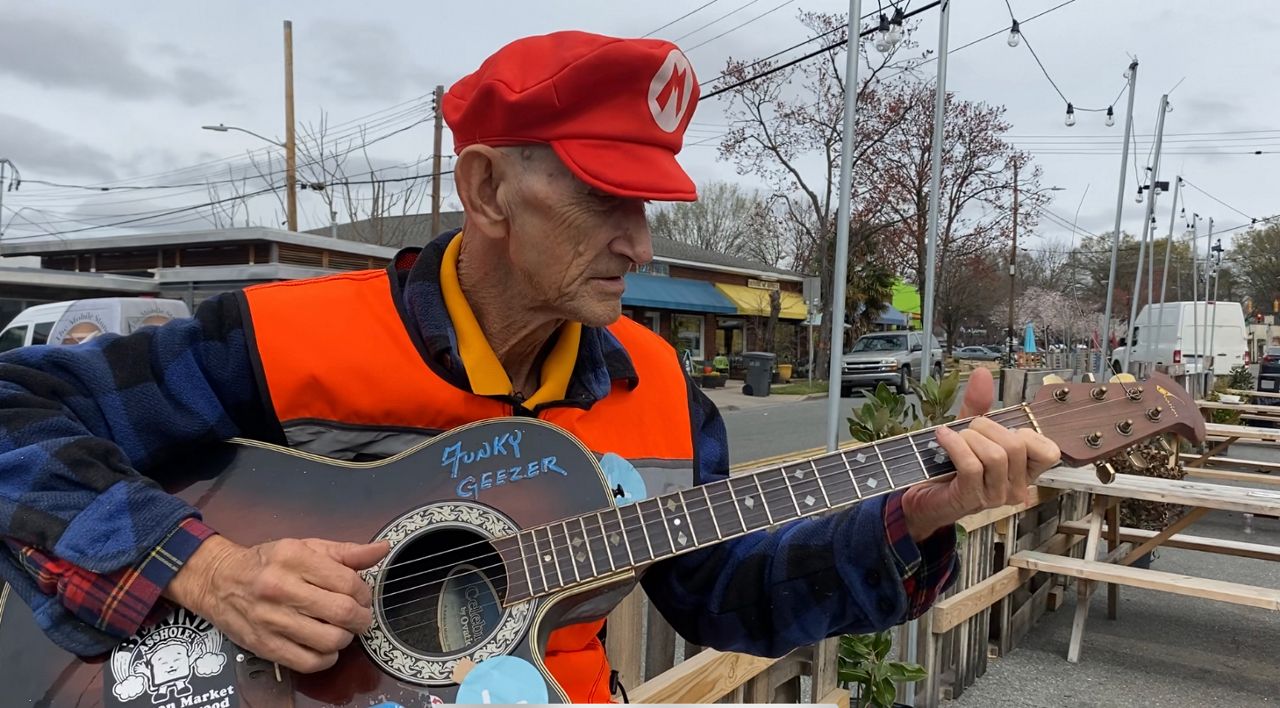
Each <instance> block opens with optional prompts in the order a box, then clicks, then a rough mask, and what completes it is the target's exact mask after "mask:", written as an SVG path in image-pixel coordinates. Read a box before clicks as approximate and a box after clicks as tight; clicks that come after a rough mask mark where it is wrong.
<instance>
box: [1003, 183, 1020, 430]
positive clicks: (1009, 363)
mask: <svg viewBox="0 0 1280 708" xmlns="http://www.w3.org/2000/svg"><path fill="white" fill-rule="evenodd" d="M1017 285H1018V160H1017V159H1016V158H1015V159H1014V161H1013V246H1012V247H1011V248H1010V249H1009V326H1008V327H1007V328H1006V330H1005V347H1006V351H1005V366H1006V367H1007V368H1010V369H1012V368H1013V362H1014V361H1015V359H1014V356H1013V344H1014V342H1015V341H1017V338H1016V335H1015V334H1014V331H1013V300H1014V297H1015V295H1016V294H1017V289H1018V288H1017ZM1002 393H1003V392H1002ZM1001 401H1002V402H1003V401H1004V399H1003V397H1002V398H1001ZM1006 405H1007V402H1006Z"/></svg>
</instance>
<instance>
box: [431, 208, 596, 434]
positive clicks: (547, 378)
mask: <svg viewBox="0 0 1280 708" xmlns="http://www.w3.org/2000/svg"><path fill="white" fill-rule="evenodd" d="M461 250H462V234H461V233H460V234H458V235H457V236H455V237H454V238H453V240H452V241H450V242H449V245H448V247H447V248H445V250H444V259H443V260H442V261H441V263H440V290H441V292H442V293H443V295H444V307H445V309H446V310H447V311H448V312H449V319H450V320H452V321H453V329H454V332H455V333H456V334H457V337H458V357H459V358H461V359H462V366H463V368H465V369H466V371H467V379H468V380H470V382H471V391H472V392H473V393H475V394H477V395H480V396H508V395H511V394H512V393H514V392H513V390H512V386H511V379H510V378H509V377H508V376H507V372H506V370H505V369H503V368H502V362H500V361H498V356H497V355H496V354H494V353H493V347H491V346H489V341H488V340H487V339H485V337H484V332H483V331H481V330H480V323H479V322H477V321H476V316H475V313H474V312H472V311H471V306H470V305H469V304H467V298H466V296H465V295H463V293H462V286H461V285H460V284H459V283H458V253H459V252H460V251H461ZM581 337H582V324H581V323H580V322H565V323H564V324H563V325H561V326H560V330H559V331H558V332H557V333H556V343H555V345H554V346H552V348H551V353H550V354H548V355H547V358H546V359H545V360H543V362H542V377H541V382H540V384H539V386H538V390H537V391H535V392H534V394H533V395H532V396H530V397H529V398H527V399H525V401H524V402H523V406H524V407H525V408H529V409H532V408H533V407H535V406H537V405H539V404H542V403H548V402H550V401H559V400H562V399H564V397H565V393H566V392H567V391H568V389H569V377H570V376H571V375H572V374H573V365H574V363H575V362H576V361H577V359H578V343H579V340H580V339H581Z"/></svg>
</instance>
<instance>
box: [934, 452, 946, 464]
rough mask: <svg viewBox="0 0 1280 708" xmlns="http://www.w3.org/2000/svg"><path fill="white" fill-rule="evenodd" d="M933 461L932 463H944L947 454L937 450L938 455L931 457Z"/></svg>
mask: <svg viewBox="0 0 1280 708" xmlns="http://www.w3.org/2000/svg"><path fill="white" fill-rule="evenodd" d="M933 461H934V462H946V461H947V453H946V452H943V451H942V450H939V451H938V454H936V455H934V456H933Z"/></svg>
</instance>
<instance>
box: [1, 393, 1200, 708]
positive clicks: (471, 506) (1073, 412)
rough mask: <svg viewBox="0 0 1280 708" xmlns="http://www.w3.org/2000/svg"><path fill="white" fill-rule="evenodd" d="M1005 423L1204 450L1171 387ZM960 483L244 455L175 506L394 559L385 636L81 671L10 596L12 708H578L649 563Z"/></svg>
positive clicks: (1017, 414) (487, 439) (186, 486)
mask: <svg viewBox="0 0 1280 708" xmlns="http://www.w3.org/2000/svg"><path fill="white" fill-rule="evenodd" d="M990 417H991V418H993V419H995V420H996V421H999V422H1001V423H1003V424H1005V425H1007V426H1010V427H1014V428H1017V427H1031V428H1034V429H1036V430H1039V431H1040V432H1042V433H1043V434H1045V435H1047V436H1048V437H1050V438H1052V439H1053V440H1054V441H1055V442H1057V444H1058V445H1059V446H1060V447H1061V449H1062V455H1063V458H1064V459H1065V460H1066V461H1068V462H1071V463H1076V464H1083V463H1087V462H1095V461H1098V460H1103V459H1105V458H1108V457H1110V456H1113V455H1115V454H1117V453H1119V452H1121V451H1122V450H1123V449H1124V448H1126V447H1128V446H1131V445H1133V444H1135V443H1137V442H1140V441H1142V440H1144V439H1146V438H1149V437H1152V436H1155V435H1157V434H1160V433H1166V432H1172V433H1177V434H1179V435H1181V436H1183V437H1187V438H1190V439H1192V440H1194V441H1200V440H1201V439H1203V436H1204V424H1203V421H1202V420H1201V418H1200V415H1199V413H1198V411H1197V409H1196V407H1195V405H1194V402H1193V401H1192V400H1191V399H1190V398H1189V397H1188V396H1187V394H1186V392H1185V391H1184V390H1182V389H1181V388H1180V387H1179V386H1178V385H1177V384H1175V383H1174V382H1173V381H1172V380H1171V379H1169V378H1168V377H1166V376H1163V375H1155V376H1153V377H1152V378H1151V379H1149V380H1147V381H1145V382H1142V383H1137V382H1134V383H1124V382H1118V383H1117V382H1112V383H1109V384H1087V383H1086V384H1052V385H1046V386H1045V387H1044V388H1043V389H1041V391H1040V394H1039V396H1038V397H1037V398H1036V399H1035V401H1034V402H1032V403H1028V404H1022V405H1018V406H1014V407H1011V408H1006V409H1003V410H1000V411H996V412H994V413H992V414H990ZM968 423H969V421H968V420H961V421H956V422H954V423H951V424H950V427H952V428H954V429H963V428H964V427H966V426H967V425H968ZM615 461H616V460H615ZM604 468H617V465H614V464H612V463H611V464H606V465H604ZM953 472H954V467H953V466H952V464H951V462H950V460H949V459H948V458H947V455H946V453H945V452H944V451H943V450H942V449H941V448H940V447H939V446H938V444H937V443H936V441H935V435H934V432H933V431H932V430H923V431H919V432H915V433H911V434H908V435H902V436H899V437H896V438H892V439H887V440H883V441H880V442H877V443H875V444H870V445H864V446H861V447H857V448H850V449H845V450H842V451H838V452H834V453H830V454H824V455H819V456H816V457H811V458H807V459H800V460H796V461H794V462H789V463H787V464H785V465H782V466H779V467H773V468H769V469H763V470H760V471H757V472H754V473H750V474H742V475H735V476H733V477H731V478H729V479H727V480H723V481H718V482H714V483H710V484H705V485H701V486H698V487H695V488H692V489H685V490H681V491H676V492H672V493H667V494H662V495H659V496H655V497H649V498H636V499H632V498H631V497H632V495H635V496H642V495H641V494H637V493H636V492H637V490H636V488H635V487H634V486H633V485H631V483H630V482H629V481H628V478H627V475H626V474H625V473H624V474H621V475H618V474H612V475H608V474H606V473H605V472H604V471H603V470H602V465H601V463H600V461H599V460H598V459H597V458H596V456H595V455H594V454H592V453H591V452H589V451H588V450H587V449H585V448H584V447H583V446H582V445H581V444H579V443H578V442H577V441H576V440H575V439H573V438H572V437H570V436H568V435H567V434H566V433H564V432H563V431H561V430H560V429H558V428H556V427H554V426H552V425H549V424H547V423H544V422H542V421H539V420H536V419H532V418H500V419H494V420H487V421H483V422H479V423H475V424H472V425H468V426H465V427H462V428H458V429H456V430H453V431H450V432H448V433H445V434H443V435H440V436H438V437H436V438H434V439H432V440H431V441H428V442H426V443H423V444H422V445H420V446H418V447H416V448H414V449H411V450H409V451H407V452H404V453H402V454H399V455H396V456H395V457H392V458H389V459H385V460H380V461H377V462H369V463H351V462H340V461H335V460H332V459H328V458H323V457H317V456H314V455H308V454H303V453H299V452H296V451H292V450H289V449H286V448H281V447H276V446H272V445H267V444H263V443H258V442H251V441H245V440H239V441H233V442H232V443H231V444H223V445H221V446H218V447H216V448H215V449H214V450H213V451H212V452H204V453H202V454H201V456H200V458H199V459H198V460H195V461H193V462H192V463H189V464H188V465H186V466H184V467H183V468H182V471H181V472H180V473H179V476H178V477H165V479H166V480H168V481H167V482H166V484H167V485H168V486H169V490H170V491H171V492H172V493H174V494H177V495H179V496H181V497H182V498H183V499H185V500H187V501H188V502H190V503H191V504H192V505H194V506H195V507H196V508H198V509H200V510H201V512H202V513H203V514H204V518H205V520H206V522H207V523H209V524H210V525H212V526H213V527H214V528H217V529H221V530H222V531H223V532H225V533H227V534H229V535H230V536H231V537H232V538H234V539H235V540H236V541H237V542H239V543H243V544H256V543H261V542H265V541H269V540H272V539H278V538H287V537H301V538H305V537H322V538H329V539H335V540H349V541H357V542H364V541H368V540H370V539H385V540H387V541H389V542H390V544H391V552H390V553H389V554H388V556H387V557H386V558H385V559H383V560H382V561H381V562H380V563H379V564H378V565H377V566H375V567H373V568H371V569H369V570H368V571H365V578H366V580H367V581H368V582H369V585H370V586H371V587H372V588H373V597H374V604H373V617H374V620H373V626H372V627H371V628H370V629H369V631H368V632H367V633H365V634H364V635H362V636H360V637H359V638H358V640H357V641H353V642H352V643H351V645H350V646H348V647H347V648H346V649H345V650H343V651H342V652H341V654H340V657H339V660H338V662H337V664H336V665H335V666H333V667H332V668H330V669H328V670H326V671H322V672H319V673H314V674H305V675H304V674H297V673H293V672H290V671H288V670H285V669H283V668H282V667H279V666H277V665H274V664H271V663H269V662H266V661H263V660H260V659H258V658H256V657H254V656H252V655H251V654H249V653H248V652H246V651H244V650H243V649H240V648H238V647H236V646H235V645H234V644H233V643H232V642H231V641H229V640H228V639H227V638H226V637H225V636H224V635H223V634H222V633H221V632H220V631H219V630H218V628H216V627H214V626H212V625H211V624H209V623H208V622H206V621H205V620H203V619H202V618H200V617H197V616H195V615H193V614H191V613H189V612H187V611H186V610H182V609H179V610H177V611H175V612H174V613H173V614H172V616H170V617H169V618H168V619H167V620H166V621H164V622H162V623H160V624H159V625H157V626H154V627H149V628H147V629H145V630H144V631H142V632H141V633H139V634H138V635H137V636H135V637H133V638H130V639H129V640H127V641H125V642H122V643H121V644H119V645H118V646H117V647H116V648H115V649H114V650H112V651H111V652H110V653H109V654H107V655H105V656H100V657H96V658H92V659H82V658H79V657H76V656H73V655H72V654H69V653H67V652H65V651H63V650H61V649H59V648H57V647H56V646H55V645H54V644H53V643H52V642H51V641H49V640H48V639H46V638H45V637H44V635H43V634H42V633H41V632H40V630H39V629H38V627H37V626H36V623H35V621H34V618H33V616H32V614H31V612H30V611H29V610H28V609H27V607H26V606H25V605H24V603H22V602H21V601H20V600H19V599H18V598H17V597H16V596H15V595H14V594H13V593H12V592H10V590H11V588H5V591H4V594H3V596H0V704H3V705H4V706H6V707H7V706H42V707H43V706H66V707H68V708H71V707H72V706H75V707H78V708H91V707H93V706H126V707H129V708H142V707H145V708H234V707H236V706H243V707H249V706H252V707H254V708H257V707H259V706H264V707H275V706H365V707H368V706H384V707H387V708H390V707H393V706H405V707H410V706H428V705H432V704H437V703H518V702H529V703H548V702H551V703H555V702H562V701H564V700H565V695H564V692H563V691H562V690H561V688H560V687H559V686H558V685H557V684H556V682H555V680H554V679H553V678H552V677H551V676H550V675H549V674H548V672H547V671H546V668H545V666H544V664H543V659H542V657H543V647H544V646H545V642H546V640H547V637H548V635H549V634H550V633H551V631H552V630H554V629H555V628H557V627H560V626H564V625H567V624H572V623H577V622H584V621H589V620H593V619H598V618H600V617H603V616H605V615H606V614H607V613H608V612H609V610H610V609H611V608H613V607H614V605H615V604H616V603H617V602H618V601H619V600H620V599H621V598H622V596H623V595H625V594H626V593H627V592H628V591H629V590H630V589H631V588H632V587H633V586H634V584H635V582H636V580H637V577H638V575H639V573H640V572H641V571H642V570H643V569H644V568H645V567H646V566H648V565H649V564H651V563H654V562H657V561H661V560H663V559H666V558H670V557H673V556H676V555H679V554H682V553H686V552H689V551H693V550H694V549H700V548H706V547H708V546H710V545H712V544H715V543H718V542H720V541H723V540H726V539H731V538H735V537H738V536H742V535H744V534H749V533H753V532H756V531H760V530H763V529H769V528H772V527H774V526H777V525H779V524H783V523H786V522H788V521H791V520H793V519H797V518H802V517H808V516H814V515H817V514H823V513H828V512H830V511H832V510H835V509H841V508H844V507H848V506H851V505H853V504H857V503H858V502H860V501H862V500H864V499H868V498H871V497H874V496H878V495H881V494H887V493H889V492H891V491H893V490H897V489H903V488H905V487H908V486H911V485H913V484H917V483H920V482H923V481H925V480H929V479H938V478H940V477H944V476H945V475H948V474H951V473H953ZM637 479H638V476H637Z"/></svg>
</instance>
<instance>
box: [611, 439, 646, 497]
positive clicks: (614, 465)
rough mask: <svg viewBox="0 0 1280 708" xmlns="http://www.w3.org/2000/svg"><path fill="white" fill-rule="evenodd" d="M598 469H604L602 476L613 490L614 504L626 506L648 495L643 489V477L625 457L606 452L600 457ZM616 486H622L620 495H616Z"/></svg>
mask: <svg viewBox="0 0 1280 708" xmlns="http://www.w3.org/2000/svg"><path fill="white" fill-rule="evenodd" d="M600 469H601V470H603V471H604V478H605V479H606V480H607V481H608V482H609V489H610V490H611V491H613V494H614V498H613V503H614V504H615V505H617V506H626V505H627V504H631V503H634V502H637V501H640V500H641V499H644V498H645V497H647V496H649V495H648V493H647V492H646V491H645V487H644V478H643V477H641V476H640V472H639V471H638V470H637V469H636V468H635V465H632V464H631V463H630V462H629V461H627V459H626V458H625V457H622V456H620V455H615V454H613V453H612V452H606V453H605V454H604V457H601V458H600ZM618 487H622V495H621V496H619V495H618V492H617V490H618Z"/></svg>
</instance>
